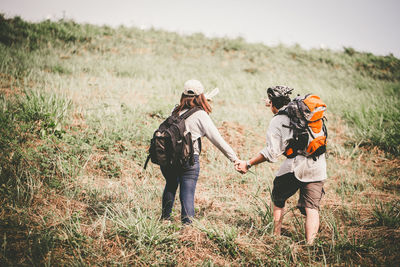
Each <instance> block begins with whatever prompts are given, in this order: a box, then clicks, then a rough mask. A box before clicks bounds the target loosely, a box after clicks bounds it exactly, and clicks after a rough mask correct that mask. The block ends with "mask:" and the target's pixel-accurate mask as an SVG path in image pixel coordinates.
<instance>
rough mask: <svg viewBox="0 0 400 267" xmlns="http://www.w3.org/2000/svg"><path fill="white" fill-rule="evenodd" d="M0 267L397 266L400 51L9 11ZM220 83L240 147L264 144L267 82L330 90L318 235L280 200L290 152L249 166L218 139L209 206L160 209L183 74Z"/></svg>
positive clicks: (211, 160)
mask: <svg viewBox="0 0 400 267" xmlns="http://www.w3.org/2000/svg"><path fill="white" fill-rule="evenodd" d="M0 54H1V58H2V62H1V65H0V77H1V79H0V80H1V88H0V103H1V107H2V108H1V109H0V110H1V112H0V123H1V125H0V148H1V149H0V151H1V152H0V164H1V169H0V179H1V180H0V182H1V183H0V191H1V195H2V196H4V197H2V199H1V209H0V237H1V238H2V247H1V250H0V263H1V265H23V266H31V265H44V264H49V265H117V264H118V265H119V264H120V265H150V264H159V265H161V264H162V265H206V266H212V265H277V266H281V265H300V264H302V265H323V264H329V265H352V264H354V265H355V264H361V265H372V264H376V265H384V264H385V265H399V264H400V256H399V251H400V250H399V241H400V231H399V227H400V195H399V190H400V181H399V177H400V160H399V158H398V155H399V152H400V109H399V104H400V100H399V99H400V93H399V92H400V91H399V90H400V83H399V81H400V60H399V59H397V58H395V57H393V56H386V57H380V56H375V55H372V54H366V53H359V52H357V51H355V50H354V49H352V48H345V49H344V51H343V52H333V51H330V50H310V51H306V50H303V49H301V48H300V47H297V46H294V47H284V46H277V47H268V46H265V45H262V44H249V43H246V42H245V41H244V40H242V39H234V40H230V39H222V38H217V39H208V38H205V37H204V36H203V35H201V34H194V35H191V36H180V35H178V34H176V33H170V32H164V31H159V30H154V29H151V30H146V31H143V30H139V29H136V28H124V27H120V28H118V29H113V28H109V27H106V26H105V27H97V26H93V25H79V24H76V23H74V22H71V21H59V22H50V21H44V22H41V23H38V24H32V23H27V22H25V21H23V20H21V19H20V18H13V19H6V18H5V17H4V16H0ZM191 78H196V79H198V80H200V81H202V82H203V84H204V85H205V86H206V88H207V89H213V88H214V87H219V88H220V91H221V92H220V94H219V95H218V96H217V97H216V98H215V101H213V102H212V107H213V112H212V114H211V117H212V119H213V120H214V122H215V124H216V125H217V126H218V128H219V129H220V131H221V133H222V134H223V136H224V138H225V139H226V140H227V141H228V142H229V143H230V144H231V145H232V147H233V148H234V150H235V151H236V152H237V153H238V155H239V156H240V157H241V158H244V159H247V158H249V157H250V156H252V155H253V154H255V153H257V152H258V151H259V150H260V149H261V148H262V147H263V145H264V135H265V131H266V128H267V126H268V123H269V121H270V119H271V117H272V116H271V114H270V113H269V112H268V111H267V110H266V109H265V107H264V103H263V101H262V98H265V96H266V92H265V89H266V88H267V87H268V86H270V85H277V84H285V85H289V86H291V87H294V88H295V89H296V93H299V94H305V93H308V92H313V93H316V94H318V95H320V96H321V97H322V99H324V101H325V102H326V103H327V104H328V114H327V116H328V129H329V134H330V135H329V147H328V175H329V180H328V181H327V183H326V186H325V187H326V188H325V191H326V196H325V198H324V199H323V203H322V209H321V228H320V235H319V237H318V240H317V242H316V244H315V245H314V246H311V247H309V246H306V245H305V242H304V226H303V224H304V218H303V217H302V216H301V215H300V213H299V212H298V211H297V210H296V209H295V205H296V199H295V197H293V198H291V199H290V201H289V203H288V204H287V205H288V211H287V215H286V217H285V220H284V227H285V229H284V235H283V236H282V237H280V238H276V237H274V236H273V235H272V234H271V230H272V214H271V209H270V207H269V203H270V190H271V186H272V181H273V173H274V171H276V170H277V168H278V167H279V163H276V164H270V165H268V164H267V163H265V164H261V165H259V166H257V167H256V168H255V169H254V171H253V172H251V173H249V174H246V175H244V176H241V175H240V174H238V173H236V172H235V171H234V169H233V166H232V165H231V163H230V162H229V161H228V160H227V159H226V158H225V157H224V156H223V155H222V154H221V153H220V152H219V151H218V150H216V149H215V148H214V147H213V146H212V145H211V144H210V143H209V142H208V141H207V140H206V139H204V142H203V144H204V148H203V152H202V155H201V165H202V170H201V174H200V178H199V183H198V187H197V190H196V200H195V201H196V202H195V206H196V214H197V220H196V222H195V223H194V224H193V226H190V227H182V226H181V224H180V222H179V210H180V206H179V203H176V204H175V210H174V213H173V214H174V218H175V220H174V221H173V222H172V223H170V224H163V223H161V222H159V221H158V218H159V216H160V205H161V194H162V189H163V186H164V180H163V177H162V175H161V173H160V171H159V169H158V167H157V166H155V165H151V167H150V168H149V169H148V170H146V171H144V170H143V169H142V168H143V164H144V161H145V158H146V156H147V148H148V145H149V139H150V137H151V135H152V133H153V131H154V129H155V128H156V127H157V126H158V124H159V123H160V122H161V121H162V120H163V119H164V118H166V117H167V116H168V114H169V112H170V111H171V109H172V107H173V106H174V105H175V104H176V103H177V101H178V99H179V97H180V94H181V91H182V86H183V83H184V81H185V80H187V79H191Z"/></svg>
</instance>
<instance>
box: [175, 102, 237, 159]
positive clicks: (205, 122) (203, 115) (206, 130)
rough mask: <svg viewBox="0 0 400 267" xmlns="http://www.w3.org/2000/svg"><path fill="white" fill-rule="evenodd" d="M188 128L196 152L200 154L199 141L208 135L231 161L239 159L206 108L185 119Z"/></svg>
mask: <svg viewBox="0 0 400 267" xmlns="http://www.w3.org/2000/svg"><path fill="white" fill-rule="evenodd" d="M185 111H187V110H182V111H181V112H180V113H179V115H182V114H183V113H184V112H185ZM185 126H186V130H187V131H189V132H190V133H191V134H192V141H193V145H194V154H200V149H199V145H198V142H196V140H197V139H198V138H200V137H203V136H205V137H207V138H208V139H209V140H210V141H211V143H212V144H213V145H214V146H216V147H217V148H218V149H219V150H220V151H221V152H222V153H223V154H224V155H225V156H226V157H227V158H228V159H229V160H230V161H232V162H234V161H236V160H237V159H238V157H237V156H236V153H235V152H234V151H233V149H232V148H231V147H230V146H229V145H228V143H227V142H226V141H225V140H224V139H223V138H222V136H221V134H220V133H219V131H218V129H217V127H215V124H214V123H213V121H212V120H211V118H210V116H209V115H208V114H207V112H205V111H204V110H200V111H197V112H195V113H194V114H192V115H191V116H190V117H189V118H187V119H186V120H185Z"/></svg>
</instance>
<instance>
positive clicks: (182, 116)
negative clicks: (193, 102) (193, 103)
mask: <svg viewBox="0 0 400 267" xmlns="http://www.w3.org/2000/svg"><path fill="white" fill-rule="evenodd" d="M199 110H201V108H200V107H194V108H191V109H189V110H188V111H186V112H185V113H183V114H182V115H181V116H179V117H180V118H181V119H184V120H186V119H187V118H189V117H190V115H192V114H193V113H195V112H197V111H199Z"/></svg>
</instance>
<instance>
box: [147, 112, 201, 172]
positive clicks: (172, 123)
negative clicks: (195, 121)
mask: <svg viewBox="0 0 400 267" xmlns="http://www.w3.org/2000/svg"><path fill="white" fill-rule="evenodd" d="M199 110H201V108H200V107H194V108H192V109H190V110H188V111H186V112H185V113H184V114H182V115H181V116H179V115H178V114H172V115H171V116H169V117H168V118H167V119H166V120H165V121H164V122H163V123H161V124H160V126H159V127H158V129H157V130H156V131H155V132H154V134H153V138H152V139H151V142H150V148H149V155H148V157H147V159H146V163H145V164H144V169H146V167H147V163H148V162H149V160H150V159H151V162H153V163H155V164H158V165H160V166H163V167H182V166H183V165H184V164H185V163H187V162H189V163H190V164H191V165H193V164H194V158H193V142H192V134H191V133H190V132H188V131H187V130H186V126H185V120H186V119H187V118H188V117H189V116H190V115H192V114H193V113H195V112H196V111H199Z"/></svg>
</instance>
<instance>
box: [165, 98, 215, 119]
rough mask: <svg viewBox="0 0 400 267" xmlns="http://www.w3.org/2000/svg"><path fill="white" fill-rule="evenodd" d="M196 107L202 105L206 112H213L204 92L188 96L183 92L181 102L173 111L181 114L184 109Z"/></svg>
mask: <svg viewBox="0 0 400 267" xmlns="http://www.w3.org/2000/svg"><path fill="white" fill-rule="evenodd" d="M194 107H201V108H202V109H203V110H204V111H205V112H207V113H211V106H210V104H209V103H208V101H207V99H206V97H205V96H204V94H201V95H197V96H187V95H184V94H182V96H181V101H180V104H179V105H178V106H176V108H175V109H174V111H173V113H175V114H176V113H178V114H179V112H181V111H182V110H184V109H190V108H194Z"/></svg>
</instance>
